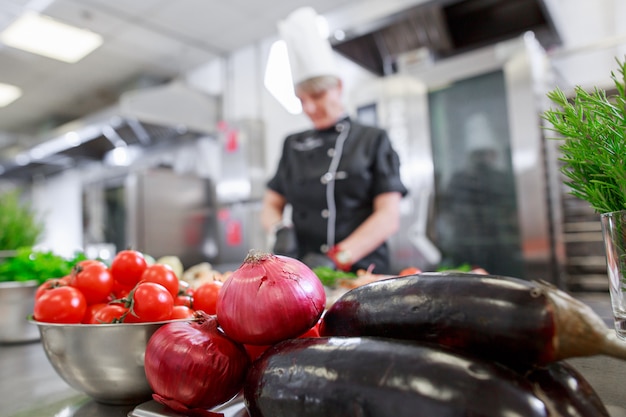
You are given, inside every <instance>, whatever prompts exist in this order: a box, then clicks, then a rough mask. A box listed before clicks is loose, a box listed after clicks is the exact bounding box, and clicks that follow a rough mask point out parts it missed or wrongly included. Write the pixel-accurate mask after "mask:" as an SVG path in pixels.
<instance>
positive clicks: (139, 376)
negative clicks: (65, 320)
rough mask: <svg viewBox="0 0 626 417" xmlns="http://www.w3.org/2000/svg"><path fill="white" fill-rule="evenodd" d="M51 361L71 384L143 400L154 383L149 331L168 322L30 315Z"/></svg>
mask: <svg viewBox="0 0 626 417" xmlns="http://www.w3.org/2000/svg"><path fill="white" fill-rule="evenodd" d="M32 322H33V323H34V324H36V325H37V327H38V328H39V332H40V334H41V343H42V345H43V348H44V351H45V352H46V356H47V357H48V360H49V361H50V363H51V364H52V367H53V368H54V369H55V371H56V372H57V373H58V374H59V376H60V377H61V378H63V380H64V381H65V382H67V384H68V385H70V386H71V387H72V388H74V389H76V390H78V391H81V392H83V393H85V394H87V395H88V396H90V397H92V398H93V399H94V400H96V401H97V402H101V403H105V404H115V405H124V404H139V403H141V402H143V401H146V400H148V399H150V397H151V395H152V389H151V388H150V385H149V384H148V380H147V378H146V374H145V370H144V355H145V351H146V345H147V343H148V340H149V339H150V336H152V334H153V333H154V332H155V331H156V330H157V329H158V328H159V327H161V326H163V325H164V324H165V323H168V322H158V323H123V324H54V323H43V322H38V321H32Z"/></svg>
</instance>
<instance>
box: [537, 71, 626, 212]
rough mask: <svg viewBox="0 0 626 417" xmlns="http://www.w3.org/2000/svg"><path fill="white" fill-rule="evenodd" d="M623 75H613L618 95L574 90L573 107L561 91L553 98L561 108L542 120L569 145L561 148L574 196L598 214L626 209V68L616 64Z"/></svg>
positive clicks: (595, 90)
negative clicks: (585, 202)
mask: <svg viewBox="0 0 626 417" xmlns="http://www.w3.org/2000/svg"><path fill="white" fill-rule="evenodd" d="M616 61H617V63H618V64H619V70H618V73H615V72H611V78H612V79H613V82H614V84H615V87H616V89H617V94H615V95H611V96H609V95H607V93H606V91H604V90H602V89H599V88H597V87H596V88H595V89H594V91H593V92H591V93H589V92H587V91H585V90H584V89H583V88H582V87H580V86H577V87H576V88H575V89H574V93H575V97H574V98H573V99H572V100H571V101H569V100H568V98H567V97H566V96H565V94H564V93H563V91H561V90H560V89H558V88H557V89H555V90H554V91H551V92H549V93H548V98H549V99H550V100H551V101H552V102H554V103H555V104H557V105H558V106H559V109H550V110H547V111H545V112H544V114H543V115H542V118H543V119H544V120H546V121H547V122H549V123H550V124H551V125H552V126H547V127H546V129H547V130H551V131H554V132H557V133H559V134H560V135H561V137H558V138H553V139H564V142H563V144H562V145H561V146H560V149H561V151H562V156H561V157H560V160H561V161H562V162H563V165H562V167H561V172H562V173H563V174H564V175H565V177H566V180H565V184H567V185H568V186H569V187H570V193H571V194H572V195H574V196H576V197H578V198H580V199H582V200H584V201H587V202H588V203H589V204H590V205H591V207H592V208H593V209H594V210H595V211H596V212H597V213H609V212H613V211H619V210H624V209H626V138H625V136H624V135H625V130H624V129H625V128H626V95H625V84H626V78H625V77H626V63H625V62H620V61H619V60H616Z"/></svg>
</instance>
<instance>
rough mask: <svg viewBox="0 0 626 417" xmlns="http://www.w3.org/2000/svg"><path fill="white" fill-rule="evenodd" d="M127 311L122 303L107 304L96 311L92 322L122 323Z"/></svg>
mask: <svg viewBox="0 0 626 417" xmlns="http://www.w3.org/2000/svg"><path fill="white" fill-rule="evenodd" d="M127 313H128V309H127V308H126V307H124V306H123V305H121V304H107V305H105V306H104V307H102V308H101V309H99V310H98V311H96V313H95V314H94V316H93V321H92V323H91V324H110V323H122V320H123V319H124V317H125V316H126V315H127Z"/></svg>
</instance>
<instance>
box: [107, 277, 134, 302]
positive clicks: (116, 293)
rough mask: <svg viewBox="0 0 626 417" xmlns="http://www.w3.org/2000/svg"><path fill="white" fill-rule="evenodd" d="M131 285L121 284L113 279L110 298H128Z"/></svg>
mask: <svg viewBox="0 0 626 417" xmlns="http://www.w3.org/2000/svg"><path fill="white" fill-rule="evenodd" d="M132 289H133V286H132V285H130V286H127V285H122V284H121V283H120V282H118V281H116V280H113V290H112V291H111V294H112V296H111V300H110V301H113V300H121V299H122V298H128V295H129V294H130V292H131V291H132Z"/></svg>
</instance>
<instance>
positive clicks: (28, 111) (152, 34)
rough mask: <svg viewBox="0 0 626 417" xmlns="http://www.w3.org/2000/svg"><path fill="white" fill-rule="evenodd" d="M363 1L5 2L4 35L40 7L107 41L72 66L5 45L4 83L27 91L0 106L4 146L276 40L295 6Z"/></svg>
mask: <svg viewBox="0 0 626 417" xmlns="http://www.w3.org/2000/svg"><path fill="white" fill-rule="evenodd" d="M359 1H360V0H314V1H309V0H272V1H271V2H269V1H263V0H227V1H223V0H182V1H171V0H132V1H123V0H52V1H50V0H43V1H42V0H31V1H26V0H0V30H2V29H4V28H5V27H6V26H7V25H9V24H10V23H11V22H12V21H13V20H15V19H16V18H17V17H18V16H19V15H20V14H22V13H23V12H24V11H26V10H35V11H40V12H42V13H44V14H46V15H48V16H51V17H53V18H56V19H59V20H61V21H64V22H66V23H70V24H74V25H76V26H79V27H83V28H86V29H89V30H92V31H94V32H97V33H99V34H101V35H102V36H103V37H104V41H105V42H104V44H103V46H101V47H100V48H98V49H97V50H96V51H95V52H93V53H92V54H90V55H89V56H87V57H86V58H85V59H83V60H82V61H80V62H79V63H77V64H73V65H70V64H65V63H62V62H59V61H55V60H53V59H49V58H45V57H40V56H37V55H34V54H30V53H27V52H23V51H20V50H17V49H13V48H10V47H7V46H5V45H2V44H1V43H0V82H5V83H9V84H14V85H17V86H19V87H20V88H22V89H23V90H24V95H23V97H21V98H20V99H19V100H17V101H16V102H14V103H13V104H11V105H10V106H7V107H5V108H0V147H1V145H2V140H3V138H4V141H8V140H11V138H14V136H15V133H26V134H28V135H33V134H36V133H37V132H38V131H40V130H41V129H44V128H46V127H50V125H56V124H59V123H61V122H64V121H68V120H72V119H75V118H77V117H80V116H82V115H84V114H86V113H89V112H92V111H94V110H96V109H99V108H101V107H104V106H107V105H109V104H111V103H112V102H114V101H115V100H116V98H117V96H118V94H119V92H120V91H122V90H124V89H129V88H131V87H133V86H142V85H145V84H146V83H156V82H163V81H166V80H168V79H171V78H174V77H176V76H177V75H180V74H182V73H185V72H187V71H189V70H190V69H193V68H196V67H198V66H199V65H201V64H204V63H206V62H209V61H210V60H211V59H213V58H215V57H217V56H220V55H225V54H228V53H229V52H231V51H233V50H236V49H238V48H241V47H243V46H246V45H249V44H252V43H254V42H256V41H258V40H259V39H262V38H264V37H267V36H271V35H273V34H275V33H276V22H277V21H278V20H280V19H282V18H284V17H285V16H286V15H287V14H288V13H289V12H291V11H292V10H294V9H295V8H297V7H300V6H303V5H311V6H313V7H314V8H315V9H316V10H317V11H318V12H319V13H325V12H327V11H328V10H331V9H335V8H337V7H340V6H342V5H347V4H349V3H357V2H359ZM2 132H4V133H2ZM7 132H10V133H11V134H7Z"/></svg>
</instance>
